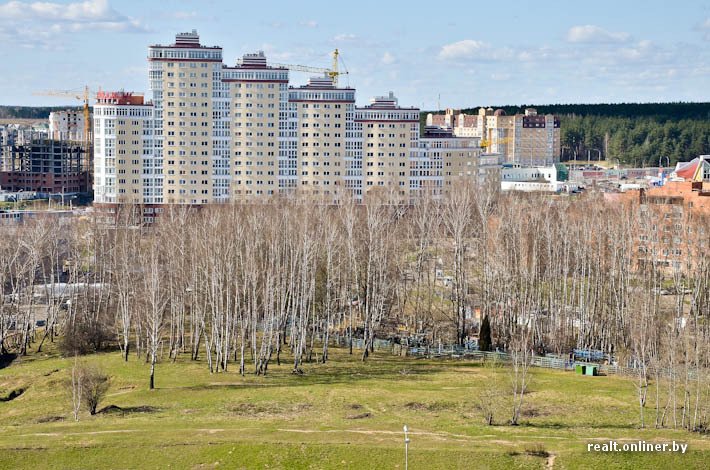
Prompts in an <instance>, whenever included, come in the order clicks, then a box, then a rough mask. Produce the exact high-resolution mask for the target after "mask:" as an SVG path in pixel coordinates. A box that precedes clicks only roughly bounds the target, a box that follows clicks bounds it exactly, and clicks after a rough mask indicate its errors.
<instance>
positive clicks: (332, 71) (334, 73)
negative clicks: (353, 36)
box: [237, 49, 349, 87]
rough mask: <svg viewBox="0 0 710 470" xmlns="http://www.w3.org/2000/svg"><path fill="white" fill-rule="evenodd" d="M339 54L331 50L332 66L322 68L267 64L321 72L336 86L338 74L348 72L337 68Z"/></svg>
mask: <svg viewBox="0 0 710 470" xmlns="http://www.w3.org/2000/svg"><path fill="white" fill-rule="evenodd" d="M339 56H340V52H338V50H337V49H336V50H334V51H333V66H332V67H331V68H329V69H328V68H324V67H311V66H308V65H296V64H280V63H277V62H269V66H271V67H283V68H285V69H289V70H295V71H297V72H309V73H322V74H323V75H324V76H326V77H330V78H331V79H332V80H333V85H334V86H336V87H337V86H338V76H340V75H347V74H348V73H349V72H348V71H347V69H346V70H345V72H340V71H339V70H338V57H339ZM241 63H242V60H241V59H238V60H237V65H241Z"/></svg>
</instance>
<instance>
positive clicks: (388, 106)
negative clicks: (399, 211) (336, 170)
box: [349, 92, 419, 202]
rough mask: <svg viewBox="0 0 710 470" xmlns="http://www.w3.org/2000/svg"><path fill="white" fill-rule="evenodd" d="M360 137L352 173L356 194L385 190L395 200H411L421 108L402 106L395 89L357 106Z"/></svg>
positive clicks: (356, 127)
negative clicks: (412, 162)
mask: <svg viewBox="0 0 710 470" xmlns="http://www.w3.org/2000/svg"><path fill="white" fill-rule="evenodd" d="M354 129H355V134H356V137H357V138H358V139H357V142H356V143H355V145H353V147H354V149H356V150H355V151H354V157H355V158H353V160H352V164H351V165H350V166H351V167H350V168H349V170H351V171H350V173H352V174H353V176H354V178H353V183H352V186H353V188H357V190H358V191H353V194H354V195H355V197H358V196H360V197H359V198H360V199H361V196H362V195H363V194H365V195H367V194H368V193H372V192H375V191H378V190H379V191H380V192H385V193H387V194H388V196H389V197H390V198H392V199H394V201H397V202H405V201H406V202H408V201H409V200H410V178H409V177H410V174H409V172H410V170H409V169H410V162H411V161H413V157H415V156H416V155H417V152H418V147H419V109H418V108H402V107H400V106H399V105H398V102H397V98H396V97H395V96H394V93H392V92H390V93H389V95H387V96H377V97H374V98H372V99H371V100H370V104H369V105H368V106H364V107H362V108H355V123H354Z"/></svg>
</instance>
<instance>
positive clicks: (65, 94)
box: [32, 86, 96, 171]
mask: <svg viewBox="0 0 710 470" xmlns="http://www.w3.org/2000/svg"><path fill="white" fill-rule="evenodd" d="M32 94H33V95H35V96H56V97H60V98H75V99H77V100H83V101H84V145H85V146H86V147H85V149H86V155H87V158H86V159H85V166H86V168H85V170H87V171H91V166H92V165H93V161H92V155H93V152H92V149H91V145H90V142H91V139H90V138H89V134H90V131H91V121H90V118H89V95H91V97H92V98H96V92H95V91H91V90H89V87H88V86H84V92H83V94H82V93H81V91H75V90H43V91H38V92H36V93H32Z"/></svg>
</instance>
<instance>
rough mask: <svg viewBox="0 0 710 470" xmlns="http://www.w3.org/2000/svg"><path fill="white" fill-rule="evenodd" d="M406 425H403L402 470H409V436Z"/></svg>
mask: <svg viewBox="0 0 710 470" xmlns="http://www.w3.org/2000/svg"><path fill="white" fill-rule="evenodd" d="M408 430H409V429H408V428H407V425H406V424H405V425H404V470H409V438H408V437H407V431H408Z"/></svg>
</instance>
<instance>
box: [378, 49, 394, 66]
mask: <svg viewBox="0 0 710 470" xmlns="http://www.w3.org/2000/svg"><path fill="white" fill-rule="evenodd" d="M380 61H381V62H382V63H383V64H384V65H392V64H394V63H395V62H397V58H396V57H395V56H393V55H392V54H390V53H389V52H385V53H384V54H383V55H382V58H381V59H380Z"/></svg>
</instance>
